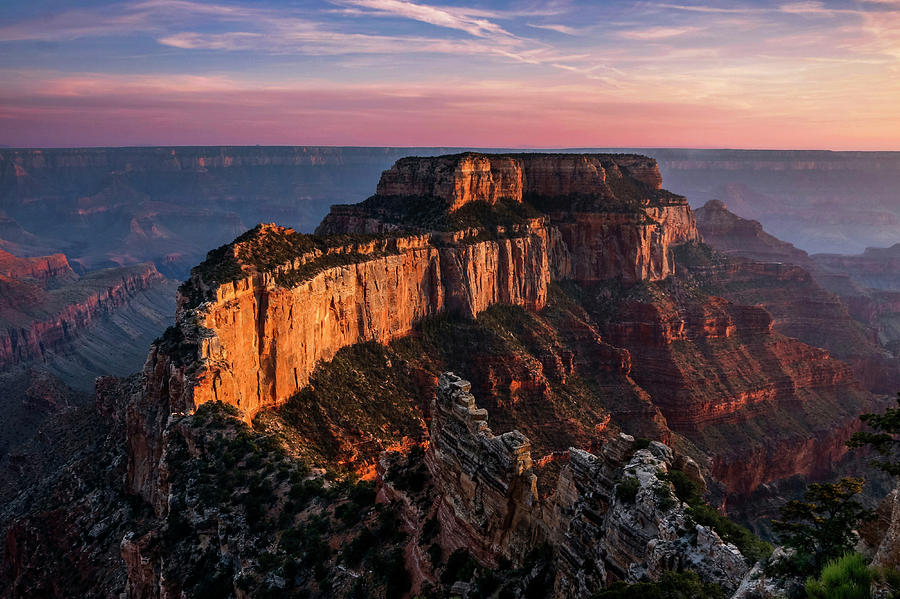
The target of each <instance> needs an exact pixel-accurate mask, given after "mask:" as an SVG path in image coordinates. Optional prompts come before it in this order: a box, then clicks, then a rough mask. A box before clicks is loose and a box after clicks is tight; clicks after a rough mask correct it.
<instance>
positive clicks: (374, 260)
mask: <svg viewBox="0 0 900 599" xmlns="http://www.w3.org/2000/svg"><path fill="white" fill-rule="evenodd" d="M506 233H507V234H508V236H505V237H502V238H498V239H496V240H488V241H477V240H475V241H473V240H471V239H470V238H469V237H466V236H465V235H462V236H460V235H455V234H446V235H437V236H436V237H431V236H417V237H400V238H392V239H387V240H381V241H376V242H372V243H365V244H358V245H350V246H344V247H337V248H332V249H331V250H329V253H328V254H326V255H319V256H316V255H312V256H307V257H303V258H300V259H298V261H297V262H295V263H290V264H286V265H285V266H284V267H283V268H281V269H279V271H278V272H277V273H271V272H254V273H251V274H248V275H247V276H244V277H242V278H240V279H238V280H236V281H233V282H230V283H228V284H225V285H221V286H219V287H217V288H216V289H215V299H214V300H213V301H211V302H207V303H204V304H203V305H201V306H200V307H199V308H197V309H196V310H195V311H191V313H190V316H189V317H188V316H187V313H185V319H187V318H190V319H192V320H193V322H194V323H196V326H197V327H199V328H198V329H197V330H199V331H200V333H199V335H200V336H201V337H202V338H200V339H196V340H195V341H196V343H197V344H198V346H199V352H200V353H199V356H200V359H201V360H202V361H203V368H201V370H200V371H199V372H198V373H196V374H195V375H193V378H192V380H191V381H190V382H187V381H186V383H185V385H184V390H185V391H186V392H190V393H192V396H189V397H186V398H185V400H184V402H183V405H185V406H190V405H194V406H196V405H199V404H201V403H203V402H205V401H210V400H219V401H224V402H226V403H230V404H233V405H235V406H237V407H238V408H240V409H241V410H243V411H244V412H245V413H246V414H248V416H250V417H252V416H253V415H254V414H255V413H256V412H257V411H258V410H259V409H261V408H263V407H266V406H275V405H278V404H279V403H280V402H282V401H284V400H285V399H287V398H288V397H290V396H291V395H292V394H294V393H295V392H296V391H298V390H299V389H300V388H302V387H303V386H304V385H305V384H306V382H307V380H308V378H309V374H310V373H311V372H312V369H313V367H314V366H315V365H316V363H317V362H318V361H320V360H328V359H330V358H331V357H332V356H334V354H335V353H336V352H337V350H339V349H340V348H342V347H346V346H348V345H353V344H355V343H360V342H363V341H378V342H380V343H386V342H388V341H390V340H392V339H395V338H397V337H399V336H402V335H406V334H408V333H409V332H410V331H411V330H412V327H413V325H414V324H416V323H417V322H418V321H420V320H422V319H423V318H425V317H426V316H431V315H434V314H438V313H441V312H444V311H454V312H458V313H461V314H464V315H467V316H469V317H474V316H476V315H477V314H479V313H480V312H482V311H483V310H484V309H485V308H487V307H489V306H491V305H493V304H495V303H498V302H502V303H507V304H515V305H520V306H524V307H526V308H529V309H532V310H539V309H541V308H542V307H543V306H544V304H545V303H546V299H547V285H548V284H549V281H550V273H549V265H548V242H547V238H546V229H545V228H543V227H542V226H541V223H540V222H538V223H535V224H534V226H529V227H525V228H522V229H518V230H511V231H507V232H506ZM293 234H294V233H293V231H290V230H284V229H280V228H277V227H270V226H264V227H262V228H260V229H259V231H258V233H257V235H258V236H259V239H260V241H261V243H263V244H265V243H266V238H267V237H268V236H271V235H274V236H278V235H293ZM237 251H240V248H238V250H237ZM341 255H344V256H348V255H349V256H352V260H351V261H346V263H344V264H339V265H336V266H329V258H330V257H333V256H338V257H340V256H341ZM319 264H321V266H319ZM298 273H300V274H298ZM306 273H308V274H306ZM295 274H296V275H297V280H296V281H294V282H292V283H291V284H290V287H288V288H286V287H285V286H284V285H281V284H279V282H278V281H277V280H276V277H293V276H294V275H295ZM199 284H201V283H200V282H198V285H199ZM186 326H188V325H186ZM190 326H194V325H190ZM183 328H186V327H183ZM192 340H193V339H192ZM151 367H152V364H151ZM248 372H250V373H256V374H255V376H249V377H248V376H246V373H248Z"/></svg>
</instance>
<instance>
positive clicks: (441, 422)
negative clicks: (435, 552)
mask: <svg viewBox="0 0 900 599" xmlns="http://www.w3.org/2000/svg"><path fill="white" fill-rule="evenodd" d="M470 389H471V385H470V384H469V382H468V381H464V380H462V379H460V378H459V377H457V376H456V375H454V374H453V373H445V374H443V375H441V377H440V379H439V380H438V387H437V394H436V399H435V403H434V410H433V416H432V421H431V445H430V448H429V453H428V455H427V459H428V467H429V470H430V471H431V476H432V478H433V479H434V481H435V484H436V485H437V486H438V488H440V489H442V490H446V492H444V493H442V494H441V495H442V501H441V504H440V507H439V508H438V512H437V515H438V519H439V521H440V523H441V535H442V538H441V541H442V544H443V545H444V546H445V547H447V548H448V549H451V550H455V549H459V548H460V547H464V548H466V549H468V550H469V551H471V552H473V553H474V554H475V555H477V556H479V557H480V558H481V560H483V561H485V562H487V563H491V562H493V561H494V560H495V559H496V557H497V556H498V555H503V556H516V555H518V556H523V555H525V554H526V553H527V552H528V551H529V550H530V549H531V548H532V547H535V546H537V545H539V544H540V542H541V540H542V536H543V533H544V531H543V530H541V529H540V528H538V527H537V525H536V522H535V518H536V516H537V515H538V513H539V512H538V505H537V504H538V493H537V477H536V476H535V474H534V473H533V472H532V463H531V445H530V442H529V441H528V438H527V437H525V435H523V434H522V433H520V432H519V431H510V432H507V433H503V434H502V435H494V434H493V433H492V432H491V429H490V428H489V427H488V423H487V411H486V410H483V409H479V408H478V406H476V405H475V398H474V397H473V396H472V394H471V393H469V391H470ZM472 541H475V545H474V546H473V543H472ZM479 545H480V546H479Z"/></svg>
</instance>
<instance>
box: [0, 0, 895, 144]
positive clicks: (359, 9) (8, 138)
mask: <svg viewBox="0 0 900 599" xmlns="http://www.w3.org/2000/svg"><path fill="white" fill-rule="evenodd" d="M0 56H3V59H2V60H0V83H2V85H0V144H2V145H7V146H31V147H52V146H121V145H255V144H260V145H360V146H467V147H535V148H537V147H540V148H554V147H624V146H627V147H731V148H784V149H813V148H822V149H835V150H900V0H860V1H834V2H831V1H824V0H823V1H801V2H789V1H781V2H752V3H751V2H703V3H697V2H680V1H678V0H676V2H667V1H661V2H649V1H641V2H577V1H575V0H571V1H568V0H548V1H543V2H542V1H535V2H514V1H504V2H485V1H480V2H479V1H476V0H464V1H453V0H448V1H442V2H425V1H424V0H416V1H405V0H331V1H327V0H321V1H297V2H258V1H250V0H244V1H241V2H233V1H228V2H226V1H222V2H204V1H201V0H143V1H139V2H114V3H110V2H104V1H87V2H78V3H72V2H64V1H61V0H36V1H34V2H29V3H16V4H15V5H10V6H5V7H4V14H3V15H2V17H0Z"/></svg>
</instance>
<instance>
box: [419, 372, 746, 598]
mask: <svg viewBox="0 0 900 599" xmlns="http://www.w3.org/2000/svg"><path fill="white" fill-rule="evenodd" d="M469 389H470V385H469V383H468V382H467V381H463V380H461V379H459V377H457V376H456V375H454V374H452V373H444V374H442V375H441V377H440V380H439V382H438V388H437V396H436V399H435V409H434V418H433V420H432V424H431V447H430V450H429V453H428V456H427V459H428V465H429V469H430V471H431V473H432V477H433V479H434V484H435V486H436V488H437V490H438V493H439V496H440V497H441V504H440V506H439V507H438V512H437V513H438V519H439V521H440V524H441V539H440V540H441V543H442V545H443V546H444V547H445V548H447V549H451V550H452V549H456V548H458V547H466V548H467V549H469V550H472V551H473V553H474V555H476V556H477V557H478V558H479V560H480V561H482V562H484V563H494V562H495V560H496V559H498V558H500V557H503V558H505V559H507V560H510V561H512V562H513V563H520V562H521V560H522V559H523V557H524V555H525V554H526V553H527V550H528V548H530V547H534V546H536V545H538V544H540V543H542V542H549V543H550V544H551V545H552V546H553V547H554V549H555V554H556V556H557V557H556V560H557V563H556V568H555V572H556V576H555V580H554V590H553V593H552V596H554V597H572V598H575V597H585V596H589V595H590V594H591V593H593V592H596V591H597V590H599V589H601V588H603V587H604V586H605V585H606V584H608V583H609V582H612V581H614V580H625V581H630V582H637V581H639V580H643V579H646V578H650V579H655V578H657V577H658V576H659V575H660V574H661V573H662V572H663V571H665V570H666V569H670V568H671V567H672V564H683V565H687V564H690V567H691V569H693V570H695V571H696V572H697V573H698V574H700V576H701V577H702V578H704V579H705V580H708V581H711V582H716V583H719V584H723V585H724V586H725V587H726V588H728V589H733V588H734V587H735V586H736V585H737V582H738V581H740V579H741V578H742V577H743V575H744V574H745V573H746V572H747V571H748V566H747V564H746V561H745V560H744V557H743V556H742V555H741V553H740V551H738V549H737V548H736V547H734V546H733V545H729V544H726V543H724V542H723V541H722V540H721V539H720V538H719V536H718V535H717V534H716V533H715V532H714V531H712V530H711V529H709V528H707V527H704V526H700V525H696V524H692V523H690V522H689V520H688V518H687V516H686V514H685V512H684V506H683V505H682V504H681V503H680V502H679V501H677V500H676V499H675V498H674V497H673V496H672V494H671V489H670V488H669V483H668V482H663V481H662V480H661V479H660V478H659V475H660V474H664V473H665V472H667V470H668V468H669V467H672V465H673V463H674V461H675V458H674V454H673V452H672V450H671V449H669V448H668V447H667V446H665V445H663V444H661V443H654V444H652V445H651V446H650V447H649V448H647V449H636V448H635V447H634V439H633V438H631V437H628V436H622V437H620V438H619V439H618V440H616V441H614V442H611V443H609V444H607V445H605V446H604V447H603V449H602V451H601V452H600V454H599V455H593V454H591V453H588V452H586V451H582V450H578V449H570V450H569V452H568V453H569V455H568V460H567V465H566V466H565V467H564V469H563V470H562V472H561V474H560V475H559V479H558V483H557V489H556V492H555V493H554V494H553V495H552V496H551V497H550V498H548V499H545V500H541V499H540V498H539V497H538V494H537V492H536V488H537V480H536V476H535V474H534V473H533V472H532V462H531V455H530V446H529V442H528V439H527V438H526V437H525V436H524V435H522V434H521V433H519V432H518V431H511V432H508V433H504V434H502V435H498V436H496V435H494V434H493V433H492V432H491V430H490V428H488V425H487V414H486V412H485V411H484V410H481V409H478V407H477V406H476V405H475V401H474V398H473V397H472V395H471V394H470V393H469ZM626 479H634V481H635V483H636V487H635V488H636V489H637V490H636V493H635V495H634V497H633V498H631V497H627V498H623V497H624V496H622V495H620V496H617V494H616V492H615V489H616V486H617V485H619V484H623V483H624V481H625V480H626Z"/></svg>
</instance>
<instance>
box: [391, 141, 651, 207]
mask: <svg viewBox="0 0 900 599" xmlns="http://www.w3.org/2000/svg"><path fill="white" fill-rule="evenodd" d="M608 178H614V179H622V178H628V179H631V180H632V181H633V182H638V183H639V184H640V185H642V186H646V188H647V189H648V190H660V189H661V186H662V176H661V175H660V174H659V168H658V167H657V165H656V161H655V160H653V159H652V158H647V157H644V156H636V155H631V154H477V153H474V152H467V153H465V154H456V155H452V156H437V157H429V158H417V157H411V158H403V159H401V160H398V161H397V162H396V163H395V164H394V166H393V167H391V169H390V170H387V171H385V172H384V173H383V174H382V175H381V181H379V183H378V191H377V195H379V196H400V197H433V198H438V199H441V200H443V201H444V202H446V205H447V207H448V208H449V209H450V210H457V209H459V208H461V207H462V206H464V205H465V204H468V203H470V202H478V201H482V202H487V203H488V204H496V203H497V202H499V201H500V200H503V199H507V200H513V201H516V202H521V201H522V200H523V199H526V198H528V197H532V196H538V197H561V196H572V195H581V196H596V195H603V196H611V195H614V194H613V192H612V190H611V189H610V185H609V184H608ZM610 183H611V182H610Z"/></svg>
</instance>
